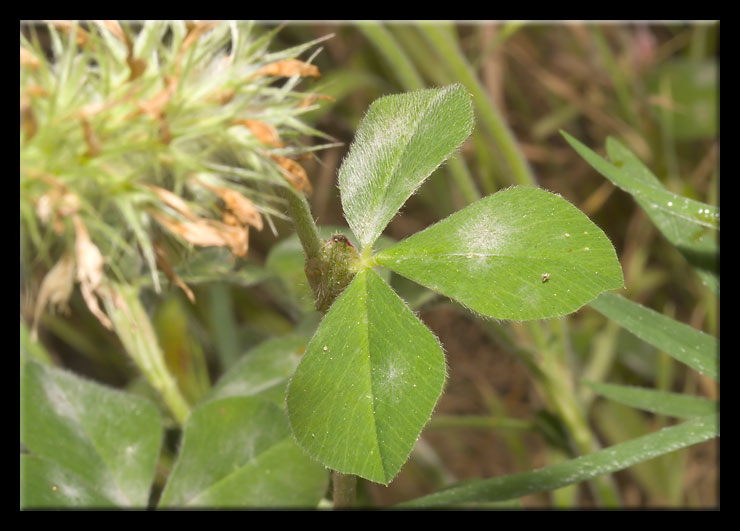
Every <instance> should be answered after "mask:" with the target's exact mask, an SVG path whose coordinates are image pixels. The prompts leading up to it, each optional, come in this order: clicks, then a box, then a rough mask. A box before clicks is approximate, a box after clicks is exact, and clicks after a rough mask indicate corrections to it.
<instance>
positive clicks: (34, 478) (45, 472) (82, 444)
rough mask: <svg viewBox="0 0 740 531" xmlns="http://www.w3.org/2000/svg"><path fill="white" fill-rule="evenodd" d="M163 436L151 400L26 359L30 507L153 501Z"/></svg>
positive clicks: (25, 476)
mask: <svg viewBox="0 0 740 531" xmlns="http://www.w3.org/2000/svg"><path fill="white" fill-rule="evenodd" d="M161 439H162V424H161V419H160V416H159V412H158V411H157V408H156V407H155V406H154V404H152V403H151V402H149V401H148V400H146V399H143V398H139V397H136V396H133V395H129V394H126V393H122V392H120V391H115V390H113V389H109V388H107V387H104V386H102V385H99V384H96V383H93V382H89V381H87V380H83V379H82V378H80V377H78V376H75V375H73V374H71V373H68V372H65V371H62V370H59V369H54V368H51V367H46V366H42V365H39V364H38V363H35V362H33V361H26V362H25V363H23V365H22V366H21V443H22V444H23V445H24V446H25V447H26V448H27V449H28V450H29V451H30V452H31V454H32V455H30V456H29V455H26V456H21V506H22V507H93V506H94V507H139V508H141V507H146V505H147V502H148V500H149V490H150V488H151V484H152V480H153V479H154V467H155V464H156V461H157V456H158V455H159V447H160V443H161Z"/></svg>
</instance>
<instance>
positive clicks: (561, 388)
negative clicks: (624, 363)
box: [526, 321, 620, 507]
mask: <svg viewBox="0 0 740 531" xmlns="http://www.w3.org/2000/svg"><path fill="white" fill-rule="evenodd" d="M526 326H527V329H528V331H529V332H530V337H531V338H532V339H533V340H534V342H535V345H536V347H537V350H538V351H539V352H540V356H541V362H540V369H541V373H540V376H541V378H540V383H541V384H542V387H543V390H544V393H545V395H546V396H547V397H548V402H549V403H551V404H553V406H554V407H555V409H556V410H557V412H558V416H559V417H560V418H561V419H562V421H563V423H565V425H566V426H567V428H568V431H569V432H570V434H571V435H572V437H573V442H574V443H575V446H576V449H577V451H578V454H580V455H586V454H590V453H592V452H595V451H597V450H598V449H599V444H598V441H597V440H596V438H595V437H594V435H593V433H592V432H591V430H590V428H589V426H588V422H587V421H586V417H585V416H584V414H583V410H582V409H581V407H580V405H579V403H578V400H577V398H576V394H575V389H574V388H573V383H572V378H571V372H570V370H569V369H568V365H567V363H566V362H565V360H564V359H563V357H564V356H563V355H562V353H561V355H558V352H557V350H556V349H553V348H552V346H551V345H549V344H548V341H547V339H546V338H545V336H544V334H543V331H542V327H541V323H540V322H537V321H529V322H527V323H526ZM561 347H562V345H561ZM593 484H594V488H595V494H596V496H597V498H598V499H599V501H600V502H601V504H603V505H605V506H607V507H618V506H619V505H620V502H619V494H618V492H617V489H616V487H615V486H614V484H613V483H612V482H611V481H610V480H609V478H608V477H606V478H604V477H599V478H596V479H594V480H593Z"/></svg>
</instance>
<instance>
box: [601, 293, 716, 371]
mask: <svg viewBox="0 0 740 531" xmlns="http://www.w3.org/2000/svg"><path fill="white" fill-rule="evenodd" d="M591 307H592V308H594V309H595V310H596V311H598V312H600V313H602V314H603V315H604V316H605V317H607V318H609V319H612V320H613V321H615V322H617V323H619V325H620V326H622V327H623V328H625V329H627V330H629V331H630V332H632V333H633V334H634V335H636V336H637V337H639V338H640V339H642V340H643V341H646V342H647V343H650V344H651V345H653V346H654V347H656V348H658V349H660V350H662V351H663V352H665V353H666V354H668V355H669V356H671V357H673V358H675V359H677V360H678V361H680V362H681V363H685V364H686V365H688V366H689V367H691V368H692V369H694V370H697V371H699V372H700V373H702V374H705V375H707V376H709V377H710V378H712V379H714V380H716V381H719V343H718V341H717V339H716V338H715V337H713V336H710V335H709V334H705V333H704V332H702V331H700V330H697V329H696V328H692V327H691V326H688V325H685V324H683V323H680V322H678V321H676V320H674V319H671V318H670V317H666V316H665V315H661V314H659V313H658V312H656V311H654V310H651V309H650V308H646V307H645V306H642V305H640V304H637V303H635V302H632V301H630V300H628V299H625V298H624V297H620V296H619V295H615V294H613V293H604V294H603V295H601V296H600V297H599V298H598V299H596V300H595V301H593V302H592V303H591Z"/></svg>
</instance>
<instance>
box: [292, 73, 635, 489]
mask: <svg viewBox="0 0 740 531" xmlns="http://www.w3.org/2000/svg"><path fill="white" fill-rule="evenodd" d="M472 128H473V108H472V102H471V98H470V95H469V94H468V92H467V90H466V89H465V88H464V87H463V86H462V85H459V84H457V85H451V86H448V87H444V88H439V89H426V90H419V91H415V92H410V93H406V94H401V95H392V96H387V97H383V98H380V99H379V100H377V101H376V102H375V103H373V104H372V106H371V107H370V109H369V110H368V112H367V115H366V116H365V118H364V119H363V121H362V123H361V124H360V126H359V129H358V131H357V135H356V138H355V141H354V143H353V144H352V146H351V148H350V151H349V154H348V155H347V157H346V159H345V160H344V162H343V164H342V166H341V168H340V170H339V188H340V192H341V198H342V206H343V209H344V215H345V217H346V219H347V223H348V224H349V227H350V228H351V229H352V232H353V233H354V235H355V236H356V238H357V240H358V242H359V244H360V249H355V248H354V247H353V246H352V245H351V243H349V241H348V240H347V238H346V237H344V236H341V235H337V236H334V237H332V238H331V239H330V240H328V241H325V242H322V243H321V245H318V246H317V245H316V244H315V242H314V243H312V242H311V240H310V232H311V231H306V230H304V231H303V236H302V241H303V243H304V249H305V251H306V254H307V257H306V258H307V265H306V274H307V276H308V279H309V282H310V283H311V286H312V287H313V288H314V293H315V294H316V295H317V307H318V308H319V309H320V310H322V311H326V315H325V317H324V319H323V321H322V322H321V324H320V325H319V327H318V329H317V331H316V333H315V334H314V336H313V338H312V339H311V340H310V342H309V343H308V347H307V348H306V353H305V354H304V355H303V357H302V359H301V362H300V364H299V365H298V367H297V369H296V371H295V374H294V375H293V377H292V379H291V380H290V383H289V385H288V394H287V411H288V417H289V419H290V424H291V428H292V430H293V434H294V436H295V438H296V440H297V441H298V443H299V444H300V445H301V446H302V447H303V448H304V449H305V450H306V451H307V452H308V453H309V455H311V456H313V457H314V458H316V459H318V460H319V461H320V462H322V463H323V464H324V465H326V466H327V467H329V468H331V469H333V470H335V471H337V472H340V473H342V474H350V475H357V476H360V477H363V478H366V479H369V480H371V481H375V482H378V483H382V484H388V483H389V482H390V481H391V480H393V478H394V477H395V476H396V474H397V473H398V472H399V470H400V469H401V467H402V466H403V464H404V462H405V461H406V459H407V458H408V455H409V453H410V452H411V449H412V448H413V446H414V443H415V442H416V440H417V438H418V437H419V434H420V432H421V430H422V428H423V427H424V425H425V424H426V422H427V421H428V420H429V418H430V416H431V414H432V411H433V410H434V407H435V404H436V403H437V400H438V399H439V397H440V394H441V393H442V389H443V387H444V383H445V374H446V365H445V357H444V351H443V349H442V346H441V345H440V344H439V341H438V340H437V338H436V337H435V336H434V334H433V333H432V332H431V331H430V330H429V329H428V328H427V327H426V326H425V325H424V324H423V323H422V322H421V321H420V320H419V318H418V317H417V316H416V315H415V314H414V312H412V311H411V310H410V309H409V307H408V306H407V305H406V304H405V303H404V301H403V300H401V299H400V298H399V297H398V295H396V293H395V292H394V291H393V289H392V288H391V287H390V286H389V285H388V284H387V283H386V282H385V281H384V280H383V279H381V278H380V276H378V274H377V273H376V272H375V268H377V267H385V268H388V269H390V270H391V271H394V272H396V273H398V274H400V275H402V276H404V277H406V278H408V279H410V280H413V281H415V282H417V283H419V284H421V285H423V286H425V287H427V288H429V289H431V290H433V291H436V292H439V293H441V294H443V295H446V296H447V297H449V298H451V299H453V300H455V301H457V302H459V303H461V304H462V305H464V306H466V307H468V308H470V309H471V310H472V311H474V312H476V313H478V314H480V315H482V316H484V317H490V318H495V319H515V320H521V321H523V320H531V319H545V318H550V317H558V316H562V315H566V314H568V313H571V312H573V311H575V310H577V309H578V308H580V307H581V306H583V305H584V304H586V303H588V302H590V301H591V300H593V299H594V298H596V297H597V296H598V295H599V294H600V293H601V292H603V291H607V290H612V289H617V288H621V287H622V286H623V278H622V270H621V267H620V265H619V261H618V260H617V256H616V253H615V251H614V248H613V247H612V245H611V243H610V241H609V239H608V238H607V237H606V235H605V234H604V233H603V232H602V231H601V230H600V229H599V228H598V227H597V226H596V225H594V223H592V222H591V221H590V220H589V219H588V217H586V215H585V214H583V213H582V212H580V211H579V210H578V209H577V208H575V207H574V206H573V205H571V204H570V203H569V202H568V201H566V200H565V199H563V198H562V197H560V196H558V195H555V194H552V193H550V192H547V191H545V190H542V189H538V188H529V187H512V188H509V189H506V190H502V191H500V192H498V193H496V194H494V195H490V196H488V197H485V198H483V199H481V200H479V201H477V202H475V203H473V204H471V205H470V206H468V207H467V208H464V209H463V210H461V211H459V212H457V213H455V214H453V215H451V216H449V217H448V218H446V219H444V220H442V221H440V222H439V223H437V224H435V225H433V226H431V227H429V228H427V229H426V230H423V231H421V232H419V233H418V234H414V235H412V236H411V237H409V238H407V239H405V240H403V241H401V242H399V243H397V244H395V245H392V246H390V247H387V248H385V249H383V250H382V251H380V252H377V253H374V252H373V244H374V243H375V241H376V240H377V238H378V237H379V236H380V234H381V233H382V232H383V230H384V229H385V227H386V225H387V224H388V223H389V222H390V220H391V219H392V218H393V216H395V215H396V213H397V212H398V210H399V209H400V208H401V207H402V206H403V204H404V203H405V202H406V200H407V199H408V198H409V197H410V196H411V195H412V194H413V193H414V191H415V190H416V189H417V188H418V187H419V186H421V184H422V183H423V182H424V180H425V179H426V178H427V177H429V175H430V174H431V173H432V172H433V171H434V170H435V169H436V168H437V167H438V166H439V165H440V164H442V163H443V162H444V161H445V160H446V159H447V158H448V157H449V156H450V155H451V154H453V152H454V151H455V150H456V149H457V148H458V147H459V146H460V145H461V144H462V142H463V141H464V140H465V139H466V138H467V137H468V135H469V134H470V133H471V130H472ZM304 218H305V216H304ZM300 234H301V231H300V230H299V235H300ZM317 247H318V249H317ZM345 286H346V287H345ZM340 290H341V294H339V295H338V296H336V299H335V300H333V301H331V300H327V296H328V298H329V299H332V298H333V297H334V294H335V293H337V292H338V291H340Z"/></svg>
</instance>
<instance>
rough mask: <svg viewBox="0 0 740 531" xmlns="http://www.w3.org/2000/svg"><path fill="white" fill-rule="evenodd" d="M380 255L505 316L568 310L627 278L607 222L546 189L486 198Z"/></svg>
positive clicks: (477, 307)
mask: <svg viewBox="0 0 740 531" xmlns="http://www.w3.org/2000/svg"><path fill="white" fill-rule="evenodd" d="M376 261H377V263H378V264H380V265H383V266H385V267H387V268H389V269H391V270H393V271H395V272H396V273H398V274H400V275H403V276H405V277H407V278H409V279H411V280H413V281H415V282H418V283H419V284H422V285H424V286H426V287H428V288H430V289H432V290H434V291H437V292H440V293H442V294H444V295H446V296H448V297H450V298H451V299H454V300H456V301H458V302H460V303H462V304H463V305H465V306H467V307H468V308H471V309H472V310H474V311H476V312H478V313H481V314H483V315H485V316H488V317H494V318H497V319H516V320H522V321H523V320H528V319H545V318H549V317H556V316H561V315H566V314H568V313H571V312H574V311H575V310H577V309H578V308H580V307H581V306H583V305H584V304H586V303H588V302H589V301H591V300H593V299H594V298H595V297H596V296H597V295H599V294H600V293H601V292H603V291H606V290H611V289H617V288H621V287H622V286H623V283H624V281H623V277H622V268H621V266H620V265H619V260H618V259H617V255H616V252H615V251H614V247H613V246H612V244H611V242H610V241H609V239H608V238H607V237H606V235H605V234H604V233H603V232H602V231H601V229H599V228H598V227H597V226H596V225H594V223H593V222H591V220H589V219H588V217H586V215H585V214H583V213H582V212H581V211H580V210H578V209H577V208H576V207H574V206H573V205H571V204H570V203H569V202H568V201H566V200H565V199H563V198H562V197H560V196H557V195H555V194H552V193H550V192H547V191H545V190H541V189H539V188H527V187H513V188H509V189H506V190H503V191H501V192H498V193H496V194H493V195H490V196H488V197H485V198H483V199H481V200H480V201H477V202H475V203H473V204H472V205H470V206H468V207H466V208H464V209H463V210H461V211H459V212H456V213H455V214H453V215H451V216H449V217H448V218H446V219H444V220H442V221H440V222H439V223H437V224H436V225H433V226H431V227H429V228H428V229H426V230H424V231H422V232H419V233H417V234H414V235H413V236H411V237H409V238H407V239H405V240H403V241H402V242H399V243H398V244H396V245H394V246H392V247H390V248H388V249H385V250H383V251H381V252H379V253H378V254H377V255H376Z"/></svg>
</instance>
